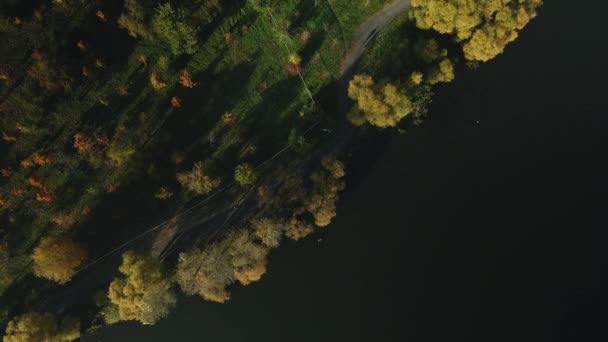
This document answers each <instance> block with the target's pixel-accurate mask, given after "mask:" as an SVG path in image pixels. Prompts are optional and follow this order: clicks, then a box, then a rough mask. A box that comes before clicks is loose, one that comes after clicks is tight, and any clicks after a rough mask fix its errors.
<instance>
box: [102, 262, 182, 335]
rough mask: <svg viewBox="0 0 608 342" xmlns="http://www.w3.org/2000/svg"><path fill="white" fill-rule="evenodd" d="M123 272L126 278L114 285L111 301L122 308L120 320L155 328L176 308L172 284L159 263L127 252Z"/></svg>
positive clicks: (109, 295) (117, 280)
mask: <svg viewBox="0 0 608 342" xmlns="http://www.w3.org/2000/svg"><path fill="white" fill-rule="evenodd" d="M119 271H120V273H122V274H123V275H124V277H121V278H116V279H114V281H112V283H111V284H110V288H109V291H108V298H109V299H110V301H111V302H112V303H113V304H114V305H116V306H117V307H118V313H119V317H120V320H122V321H129V320H137V321H140V322H142V323H144V324H154V323H156V321H158V320H159V319H161V318H163V317H165V316H167V315H168V314H169V311H170V310H171V309H172V308H173V307H174V306H175V302H176V299H175V295H174V294H173V292H172V291H171V283H170V281H169V280H167V279H166V278H165V277H164V276H163V274H162V273H161V264H160V262H159V261H158V260H157V259H155V258H152V257H149V256H145V255H140V254H135V253H133V252H127V253H125V254H124V255H123V257H122V264H121V265H120V268H119Z"/></svg>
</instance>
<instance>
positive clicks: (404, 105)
mask: <svg viewBox="0 0 608 342" xmlns="http://www.w3.org/2000/svg"><path fill="white" fill-rule="evenodd" d="M348 96H349V97H350V98H351V99H353V100H355V102H356V105H355V108H353V110H352V111H351V112H350V113H349V114H348V118H349V120H350V122H351V123H353V124H354V125H356V126H360V125H363V124H364V123H366V122H369V123H370V124H372V125H374V126H377V127H394V126H396V125H397V123H399V121H401V119H403V118H404V117H405V116H407V115H408V114H409V113H411V112H412V101H411V100H410V98H409V97H408V95H407V94H405V92H404V91H402V90H401V89H399V88H398V87H397V86H395V85H393V84H391V83H380V84H377V83H376V82H375V81H374V79H373V78H372V77H371V76H369V75H357V76H355V77H354V79H353V80H352V81H350V85H349V87H348Z"/></svg>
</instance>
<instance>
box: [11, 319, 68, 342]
mask: <svg viewBox="0 0 608 342" xmlns="http://www.w3.org/2000/svg"><path fill="white" fill-rule="evenodd" d="M78 338H80V321H79V320H78V319H77V318H74V317H66V318H64V319H61V320H60V319H58V318H57V316H55V315H54V314H52V313H49V312H45V313H38V312H29V313H26V314H23V315H21V316H17V317H15V318H13V319H12V320H11V321H10V322H8V325H7V327H6V332H5V334H4V339H3V341H4V342H69V341H74V340H76V339H78Z"/></svg>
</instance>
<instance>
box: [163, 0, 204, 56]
mask: <svg viewBox="0 0 608 342" xmlns="http://www.w3.org/2000/svg"><path fill="white" fill-rule="evenodd" d="M152 28H153V29H154V32H155V33H156V34H157V35H158V37H159V38H160V39H162V40H163V41H164V42H165V43H166V44H167V45H168V46H169V49H170V50H171V52H172V53H173V54H174V55H181V54H189V55H191V54H193V53H195V52H196V48H197V45H198V30H196V29H195V27H194V26H192V25H191V24H190V23H188V19H187V16H186V12H185V11H184V10H182V9H177V10H175V9H173V7H171V4H170V3H165V4H162V5H159V6H158V8H157V10H156V15H155V16H154V19H153V20H152Z"/></svg>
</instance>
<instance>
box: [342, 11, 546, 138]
mask: <svg viewBox="0 0 608 342" xmlns="http://www.w3.org/2000/svg"><path fill="white" fill-rule="evenodd" d="M541 4H542V1H541V0H525V1H518V0H455V1H452V0H413V1H412V8H411V10H410V12H409V17H408V18H406V20H404V21H401V22H399V23H397V25H398V28H397V29H393V30H392V31H391V32H390V34H391V35H395V36H394V37H392V38H391V39H394V40H397V43H393V44H391V45H392V46H390V47H387V46H384V45H382V44H380V43H377V44H378V47H377V49H378V51H379V53H380V54H382V55H380V56H378V55H374V54H372V56H370V59H372V58H378V57H382V58H383V60H384V57H386V55H390V56H392V57H393V58H387V59H386V60H391V62H390V64H391V65H389V66H383V68H384V69H386V70H383V72H378V74H380V75H379V76H380V77H381V78H380V79H379V80H375V79H374V78H375V77H376V76H378V75H375V74H374V75H373V76H372V75H367V74H363V75H357V76H355V78H354V79H353V80H352V81H351V82H350V86H349V89H348V94H349V97H350V98H351V99H353V100H354V101H355V107H354V108H353V110H352V111H351V112H350V113H349V115H348V119H349V120H350V121H351V123H353V124H354V125H362V124H365V123H370V124H372V125H374V126H377V127H381V128H384V127H395V126H396V125H397V124H399V123H400V122H401V121H402V120H403V119H404V118H405V117H407V116H409V115H412V114H413V115H414V116H415V117H416V119H415V120H414V122H417V120H419V118H420V117H421V116H423V115H424V114H425V113H426V109H425V108H424V107H425V106H426V105H428V103H429V102H430V94H431V93H430V89H431V87H432V86H434V85H436V84H438V83H447V82H451V81H452V80H454V77H455V75H454V70H455V61H457V60H461V59H462V58H461V56H463V57H464V59H466V60H468V61H470V62H472V63H478V62H485V61H488V60H490V59H492V58H494V57H496V56H497V55H499V54H500V53H502V52H503V50H504V48H505V47H506V46H507V45H508V44H509V43H510V42H512V41H514V40H515V39H516V38H517V36H518V32H519V31H520V30H522V29H523V28H524V27H525V26H526V25H527V24H528V23H529V22H530V20H531V19H532V18H534V17H535V16H536V11H537V9H538V7H540V6H541ZM412 25H415V27H412ZM420 30H423V31H427V30H432V32H433V33H434V35H431V36H429V34H428V33H427V32H424V33H423V32H422V31H420ZM440 35H451V36H452V39H451V40H449V41H448V42H446V37H441V36H440ZM380 40H382V38H380ZM440 41H441V42H442V43H440ZM375 63H378V62H375ZM374 71H376V72H377V71H378V70H374Z"/></svg>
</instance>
